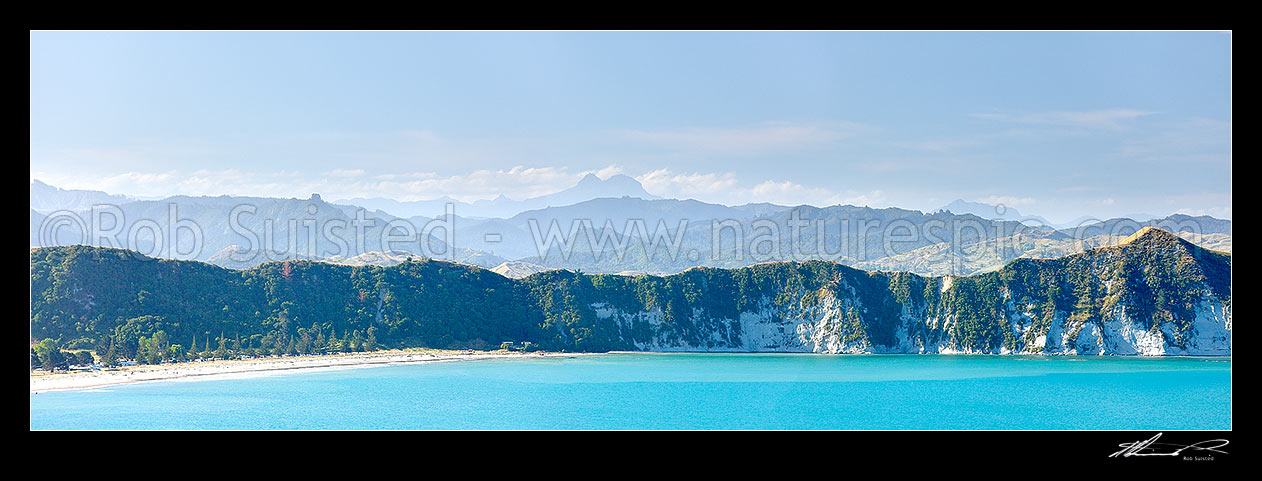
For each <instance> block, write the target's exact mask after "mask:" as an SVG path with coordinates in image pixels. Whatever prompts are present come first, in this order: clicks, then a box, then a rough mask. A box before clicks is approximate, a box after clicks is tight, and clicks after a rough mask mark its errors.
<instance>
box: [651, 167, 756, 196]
mask: <svg viewBox="0 0 1262 481" xmlns="http://www.w3.org/2000/svg"><path fill="white" fill-rule="evenodd" d="M635 179H636V180H638V181H640V183H641V184H643V185H644V190H646V191H648V192H649V193H650V194H653V195H660V196H662V197H674V198H680V199H687V198H697V197H706V196H713V195H715V194H723V193H725V192H727V191H730V190H732V189H735V188H736V185H737V180H736V176H735V175H734V174H732V173H731V172H726V173H713V172H709V173H699V172H693V173H686V174H676V173H674V172H671V171H670V170H669V169H658V170H654V171H651V172H648V173H646V174H644V175H641V176H639V177H636V178H635Z"/></svg>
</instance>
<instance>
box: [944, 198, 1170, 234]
mask: <svg viewBox="0 0 1262 481" xmlns="http://www.w3.org/2000/svg"><path fill="white" fill-rule="evenodd" d="M939 210H946V211H950V212H952V213H955V214H973V215H975V216H978V217H981V218H983V219H990V220H1011V221H1017V222H1022V223H1025V224H1029V225H1035V226H1051V227H1055V228H1057V229H1068V228H1072V227H1078V226H1082V225H1089V224H1093V223H1096V222H1099V221H1100V220H1101V219H1097V218H1095V217H1091V216H1081V217H1078V218H1076V219H1074V220H1071V221H1069V222H1065V223H1062V224H1056V223H1054V222H1052V221H1049V220H1047V219H1046V218H1044V217H1042V216H1037V215H1022V214H1021V212H1020V211H1018V210H1017V209H1016V208H1015V207H1011V206H1006V205H997V204H987V203H984V202H968V201H965V200H963V199H956V200H954V201H952V202H951V203H950V204H947V205H944V206H942V207H940V208H939ZM1122 217H1123V218H1127V219H1131V220H1135V221H1139V222H1144V221H1149V220H1153V219H1156V218H1157V216H1155V215H1152V214H1127V215H1124V216H1122Z"/></svg>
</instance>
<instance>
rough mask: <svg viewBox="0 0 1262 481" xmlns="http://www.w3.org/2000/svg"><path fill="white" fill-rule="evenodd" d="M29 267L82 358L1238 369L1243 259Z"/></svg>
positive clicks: (1162, 240)
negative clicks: (995, 264) (681, 359)
mask: <svg viewBox="0 0 1262 481" xmlns="http://www.w3.org/2000/svg"><path fill="white" fill-rule="evenodd" d="M129 254H130V255H129ZM31 259H32V269H31V275H32V283H31V306H32V307H31V316H32V321H31V333H32V339H33V340H35V341H38V340H41V339H44V338H53V339H57V340H59V341H60V342H61V343H63V345H65V344H66V343H70V344H72V345H74V344H75V343H77V344H78V345H80V346H83V347H91V346H98V347H99V346H102V345H104V346H108V345H109V343H111V342H118V343H121V344H124V345H125V344H127V343H129V342H134V341H132V339H138V338H140V337H143V336H150V335H152V333H153V332H155V331H157V330H163V331H165V332H166V333H167V334H168V335H170V336H171V337H172V338H174V339H180V340H182V339H190V340H195V339H196V338H198V337H201V338H202V339H205V336H207V335H211V336H215V337H219V336H220V335H221V334H222V335H224V336H226V337H229V338H233V339H242V340H243V341H238V342H241V345H242V346H245V347H246V348H247V349H249V348H254V349H279V348H280V347H279V346H281V345H284V344H285V343H286V342H287V341H289V340H293V339H300V338H303V336H307V337H313V336H328V337H333V336H337V337H339V338H341V337H345V336H347V333H349V332H352V331H361V332H362V331H365V330H367V329H369V328H375V330H376V332H377V333H378V334H377V336H378V339H379V340H380V341H381V342H382V343H383V344H385V345H393V346H400V347H410V346H426V347H494V346H498V345H499V344H500V343H501V342H503V341H513V342H521V341H529V342H532V343H534V344H536V345H539V346H541V347H543V348H545V349H549V350H569V351H608V350H647V351H714V352H724V351H726V352H732V351H739V352H819V353H942V354H947V353H952V354H954V353H968V354H1079V355H1230V354H1231V255H1230V254H1226V253H1221V252H1215V251H1210V250H1206V249H1202V248H1199V247H1196V246H1195V245H1193V244H1190V243H1188V242H1186V241H1184V240H1182V239H1179V238H1178V237H1175V236H1174V235H1172V234H1170V233H1168V232H1165V231H1162V230H1158V229H1145V230H1142V231H1140V232H1139V233H1137V234H1136V235H1134V236H1132V237H1131V238H1130V239H1127V241H1126V242H1124V243H1123V244H1120V245H1117V246H1112V247H1105V248H1098V249H1092V250H1089V251H1086V252H1082V253H1079V254H1075V255H1071V256H1066V257H1062V258H1059V259H1018V260H1016V261H1013V262H1011V263H1010V264H1008V265H1007V266H1005V267H1004V268H1002V269H1000V270H998V271H995V272H990V273H985V274H978V275H972V276H963V277H922V276H918V275H914V274H908V273H898V272H893V273H891V272H868V271H862V270H858V269H853V268H850V267H846V266H844V265H841V264H836V263H831V262H822V261H813V262H805V263H790V262H781V263H768V264H759V265H755V266H750V267H746V268H741V269H718V268H694V269H690V270H688V271H685V272H682V273H680V274H675V275H671V276H665V277H656V276H637V277H631V276H617V275H584V274H579V273H574V272H568V271H547V272H541V273H537V274H534V275H530V276H527V277H525V278H523V279H509V278H506V277H503V276H501V275H498V274H495V273H493V272H491V271H487V270H485V269H479V268H476V267H472V266H465V265H460V264H454V263H449V262H443V261H433V260H425V261H406V262H402V263H400V264H398V265H396V266H389V267H381V266H341V265H333V264H327V263H320V262H311V261H289V262H275V263H268V264H264V265H262V266H259V267H257V268H253V269H248V270H244V271H231V270H227V269H221V268H218V267H215V266H211V265H207V264H202V263H198V262H189V261H169V260H153V259H148V260H144V261H138V260H135V255H134V253H128V252H127V251H121V250H117V249H101V248H92V247H83V246H75V247H68V248H44V249H37V250H33V251H32V254H31ZM254 346H257V347H254ZM269 346H276V347H275V348H273V347H269Z"/></svg>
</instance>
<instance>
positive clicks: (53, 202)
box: [31, 179, 132, 214]
mask: <svg viewBox="0 0 1262 481" xmlns="http://www.w3.org/2000/svg"><path fill="white" fill-rule="evenodd" d="M131 200H132V199H130V198H128V197H126V196H122V195H111V194H107V193H105V192H101V191H99V190H67V189H59V188H56V187H53V186H51V185H48V184H45V183H43V182H40V181H39V180H38V179H35V180H32V181H31V210H35V211H39V212H41V213H45V214H47V213H49V212H52V211H55V210H82V209H89V208H91V207H92V206H93V205H94V204H121V203H124V202H130V201H131Z"/></svg>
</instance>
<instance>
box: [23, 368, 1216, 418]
mask: <svg viewBox="0 0 1262 481" xmlns="http://www.w3.org/2000/svg"><path fill="white" fill-rule="evenodd" d="M1230 428H1231V358H1229V357H1226V358H1186V357H1183V358H1134V357H1103V358H1099V357H1024V356H1015V357H1014V356H935V355H890V356H885V355H840V356H835V355H813V354H607V355H595V356H577V357H568V358H534V359H498V360H481V361H461V362H444V363H430V364H414V365H395V366H386V367H375V368H364V369H344V370H321V371H308V372H296V373H287V374H280V375H271V376H263V377H255V378H244V379H218V380H214V379H212V380H199V381H157V382H149V383H136V384H128V385H120V386H112V387H105V388H98V389H92V390H83V391H62V392H50V393H42V394H32V395H31V429H1142V430H1147V429H1230Z"/></svg>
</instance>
